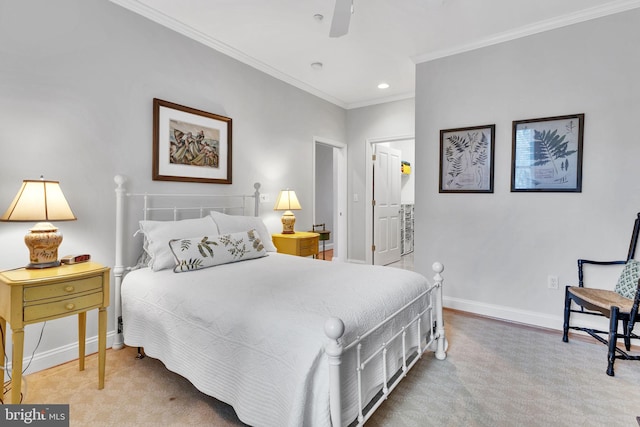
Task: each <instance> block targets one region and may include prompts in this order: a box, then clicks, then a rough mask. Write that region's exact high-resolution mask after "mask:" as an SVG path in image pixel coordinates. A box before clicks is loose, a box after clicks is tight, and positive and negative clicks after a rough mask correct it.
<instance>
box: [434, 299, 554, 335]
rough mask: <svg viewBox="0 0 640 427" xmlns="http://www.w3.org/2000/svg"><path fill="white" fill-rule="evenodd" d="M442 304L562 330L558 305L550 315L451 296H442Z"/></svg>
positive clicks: (461, 309)
mask: <svg viewBox="0 0 640 427" xmlns="http://www.w3.org/2000/svg"><path fill="white" fill-rule="evenodd" d="M443 305H444V307H447V308H452V309H454V310H460V311H466V312H469V313H474V314H479V315H481V316H486V317H494V318H497V319H502V320H508V321H511V322H517V323H524V324H527V325H533V326H539V327H542V328H547V329H556V330H562V323H563V309H564V308H563V307H558V311H559V315H557V316H552V315H549V314H545V313H538V312H535V311H528V310H519V309H515V308H512V307H505V306H501V305H495V304H486V303H482V302H477V301H470V300H464V299H460V298H453V297H447V296H445V297H443Z"/></svg>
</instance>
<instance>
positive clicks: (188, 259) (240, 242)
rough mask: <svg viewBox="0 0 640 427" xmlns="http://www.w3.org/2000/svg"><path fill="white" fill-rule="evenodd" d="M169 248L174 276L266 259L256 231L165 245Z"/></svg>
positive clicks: (205, 237) (191, 238) (177, 240)
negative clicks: (172, 260) (175, 274)
mask: <svg viewBox="0 0 640 427" xmlns="http://www.w3.org/2000/svg"><path fill="white" fill-rule="evenodd" d="M169 247H170V248H171V251H172V252H173V256H174V257H175V261H176V262H175V267H173V271H174V272H176V273H183V272H186V271H193V270H200V269H203V268H207V267H213V266H215V265H221V264H228V263H231V262H238V261H245V260H249V259H254V258H261V257H263V256H265V255H267V252H266V251H265V250H264V246H263V245H262V242H261V240H260V235H259V234H258V232H257V231H256V230H249V231H241V232H239V233H231V234H221V235H219V236H215V237H209V236H203V237H189V238H185V239H175V240H171V241H170V242H169Z"/></svg>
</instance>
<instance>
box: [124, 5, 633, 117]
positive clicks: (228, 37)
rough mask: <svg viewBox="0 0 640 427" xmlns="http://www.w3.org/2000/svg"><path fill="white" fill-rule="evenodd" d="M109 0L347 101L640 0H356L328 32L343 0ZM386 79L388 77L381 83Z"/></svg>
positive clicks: (402, 92) (397, 95)
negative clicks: (435, 63) (449, 60)
mask: <svg viewBox="0 0 640 427" xmlns="http://www.w3.org/2000/svg"><path fill="white" fill-rule="evenodd" d="M111 1H112V2H114V3H117V4H119V5H121V6H123V7H125V8H127V9H130V10H132V11H134V12H136V13H139V14H141V15H143V16H145V17H147V18H149V19H151V20H153V21H155V22H158V23H160V24H162V25H164V26H166V27H169V28H171V29H173V30H175V31H177V32H179V33H182V34H184V35H186V36H188V37H191V38H193V39H195V40H197V41H199V42H201V43H203V44H205V45H207V46H210V47H211V48H213V49H216V50H218V51H220V52H223V53H225V54H227V55H229V56H231V57H233V58H236V59H238V60H240V61H242V62H244V63H247V64H249V65H251V66H253V67H255V68H257V69H259V70H261V71H264V72H266V73H268V74H270V75H272V76H274V77H276V78H278V79H281V80H284V81H286V82H288V83H290V84H292V85H294V86H296V87H299V88H301V89H304V90H306V91H308V92H310V93H313V94H315V95H317V96H319V97H321V98H323V99H326V100H328V101H330V102H332V103H334V104H336V105H339V106H341V107H344V108H355V107H360V106H364V105H371V104H376V103H380V102H386V101H390V100H394V99H403V98H409V97H412V96H413V94H414V88H415V66H416V64H417V63H420V62H425V61H429V60H433V59H436V58H441V57H444V56H448V55H452V54H456V53H460V52H465V51H468V50H471V49H476V48H479V47H483V46H488V45H492V44H496V43H500V42H504V41H508V40H513V39H516V38H518V37H523V36H527V35H530V34H535V33H538V32H541V31H547V30H551V29H554V28H558V27H562V26H565V25H570V24H574V23H577V22H582V21H585V20H589V19H594V18H598V17H601V16H605V15H609V14H612V13H618V12H622V11H625V10H629V9H633V8H637V7H640V0H353V2H354V13H353V15H352V16H351V24H350V27H349V33H348V34H347V35H345V36H343V37H340V38H330V37H329V28H330V26H331V17H332V14H333V7H334V4H335V0H111ZM315 14H321V15H323V16H324V19H323V20H321V21H318V20H317V19H315V18H314V15H315ZM313 62H321V63H323V67H322V69H321V70H316V69H313V68H312V67H311V64H312V63H313ZM381 82H386V83H388V84H389V85H390V87H389V88H388V89H385V90H380V89H378V88H377V85H378V83H381Z"/></svg>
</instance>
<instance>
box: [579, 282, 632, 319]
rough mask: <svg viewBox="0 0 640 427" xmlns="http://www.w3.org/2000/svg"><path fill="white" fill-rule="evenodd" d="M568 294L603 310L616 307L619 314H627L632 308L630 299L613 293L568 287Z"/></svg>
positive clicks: (604, 290) (603, 290)
mask: <svg viewBox="0 0 640 427" xmlns="http://www.w3.org/2000/svg"><path fill="white" fill-rule="evenodd" d="M569 292H571V293H572V294H573V295H575V296H576V297H577V298H580V299H581V300H583V301H585V302H587V303H589V304H591V305H594V306H596V307H600V308H601V309H603V310H609V309H610V308H611V306H616V307H618V308H619V309H620V312H621V313H629V312H631V309H632V308H633V300H632V299H629V298H625V297H623V296H621V295H620V294H618V293H617V292H614V291H608V290H606V289H590V288H581V287H579V286H569Z"/></svg>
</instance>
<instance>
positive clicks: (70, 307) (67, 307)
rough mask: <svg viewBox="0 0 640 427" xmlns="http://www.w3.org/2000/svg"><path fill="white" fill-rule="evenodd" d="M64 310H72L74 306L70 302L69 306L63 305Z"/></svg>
mask: <svg viewBox="0 0 640 427" xmlns="http://www.w3.org/2000/svg"><path fill="white" fill-rule="evenodd" d="M65 308H66V309H67V310H73V309H74V308H76V305H75V304H73V303H71V302H70V303H69V304H67V305H65Z"/></svg>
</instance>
